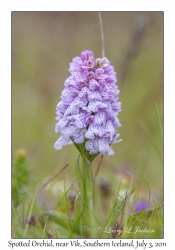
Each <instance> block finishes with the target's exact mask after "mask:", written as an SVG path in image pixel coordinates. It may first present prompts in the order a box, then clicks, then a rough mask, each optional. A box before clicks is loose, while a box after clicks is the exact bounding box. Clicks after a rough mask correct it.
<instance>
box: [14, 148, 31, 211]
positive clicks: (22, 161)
mask: <svg viewBox="0 0 175 250" xmlns="http://www.w3.org/2000/svg"><path fill="white" fill-rule="evenodd" d="M29 170H30V169H29V163H28V162H27V161H26V151H25V150H24V149H21V150H18V152H17V153H16V154H15V155H14V156H13V165H12V202H13V204H14V206H15V207H17V206H18V205H20V204H21V203H22V202H23V196H22V193H23V192H24V190H25V188H26V187H27V185H28V184H29Z"/></svg>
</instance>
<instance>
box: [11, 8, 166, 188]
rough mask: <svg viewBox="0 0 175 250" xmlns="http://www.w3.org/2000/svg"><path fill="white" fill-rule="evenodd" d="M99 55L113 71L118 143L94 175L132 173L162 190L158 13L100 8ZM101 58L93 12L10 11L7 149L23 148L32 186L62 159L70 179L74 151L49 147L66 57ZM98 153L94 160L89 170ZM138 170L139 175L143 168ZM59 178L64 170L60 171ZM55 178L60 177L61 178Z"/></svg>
mask: <svg viewBox="0 0 175 250" xmlns="http://www.w3.org/2000/svg"><path fill="white" fill-rule="evenodd" d="M101 14H102V21H103V28H104V37H105V55H106V57H107V58H108V59H109V60H110V61H111V64H112V65H113V66H114V68H115V71H116V72H117V77H118V82H117V84H118V87H119V89H120V96H119V98H120V99H119V100H120V101H121V102H122V111H121V112H120V114H119V120H120V123H121V124H122V127H121V128H119V133H120V139H122V142H120V143H117V144H115V145H114V146H113V149H114V151H115V155H114V156H111V157H108V156H107V155H105V157H104V159H103V161H102V165H101V169H100V171H99V174H98V178H99V179H100V178H104V179H108V180H109V182H111V183H114V184H115V182H116V180H117V177H119V176H122V177H121V178H123V176H125V177H126V176H130V175H131V174H132V173H133V171H134V169H136V178H137V177H139V176H140V174H141V173H142V178H143V182H144V181H145V182H146V181H149V183H150V186H151V188H159V189H162V183H163V139H162V136H161V131H160V124H159V120H158V116H157V112H156V103H157V106H158V110H159V115H160V121H161V124H162V126H163V12H102V13H101ZM86 49H88V50H92V51H93V52H94V55H95V57H96V58H98V57H101V36H100V26H99V20H98V14H97V12H12V149H13V152H16V150H18V149H25V150H26V151H27V157H28V159H29V161H30V162H31V172H30V176H31V178H32V183H31V185H32V186H33V188H34V189H35V187H36V186H37V184H38V183H39V182H41V181H43V180H44V179H48V177H50V176H53V175H54V174H56V173H57V172H59V170H60V169H61V168H62V167H64V166H65V165H66V164H67V163H68V164H69V167H68V168H67V169H66V170H65V173H66V179H67V180H68V181H70V182H73V181H74V180H75V179H76V176H75V161H76V158H77V156H78V151H77V150H76V149H75V148H74V146H73V145H69V146H66V147H64V148H63V149H61V150H60V151H56V150H54V148H53V146H54V143H55V142H56V140H57V139H58V137H59V134H56V133H55V131H54V129H55V124H56V122H57V121H56V120H55V116H56V115H55V107H56V104H57V103H58V102H59V101H60V94H61V91H62V90H63V87H64V86H63V84H64V81H65V80H66V78H67V77H69V75H70V73H69V72H68V67H69V63H70V62H71V61H72V58H74V57H75V56H79V55H80V53H81V52H82V51H84V50H86ZM99 160H100V156H98V157H97V159H96V160H95V161H94V163H93V171H94V172H95V170H96V168H97V165H98V162H99ZM143 173H144V174H143ZM62 177H64V176H62ZM62 177H60V178H62Z"/></svg>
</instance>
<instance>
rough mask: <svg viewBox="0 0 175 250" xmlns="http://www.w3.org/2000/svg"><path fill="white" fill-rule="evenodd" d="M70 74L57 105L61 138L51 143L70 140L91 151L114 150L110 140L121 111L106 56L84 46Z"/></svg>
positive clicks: (111, 152) (111, 151)
mask: <svg viewBox="0 0 175 250" xmlns="http://www.w3.org/2000/svg"><path fill="white" fill-rule="evenodd" d="M69 72H70V73H71V76H70V77H69V78H67V79H66V81H65V83H64V85H65V88H64V90H63V91H62V94H61V101H60V102H59V103H58V104H57V106H56V114H57V117H56V119H57V120H58V123H57V124H56V126H55V131H56V132H58V131H60V134H61V136H60V138H59V139H58V140H57V142H56V143H55V145H54V148H55V149H57V150H59V149H61V148H62V146H64V145H67V144H69V143H71V142H72V141H73V142H74V143H75V144H83V143H84V145H85V148H86V150H88V151H89V153H90V154H92V155H93V154H97V153H101V154H102V155H103V154H105V153H108V155H112V154H114V152H113V150H112V147H111V144H113V143H116V142H117V141H116V139H117V137H118V136H119V134H118V133H117V131H116V128H118V127H120V126H121V124H120V123H119V120H118V118H117V114H118V112H120V111H121V103H120V102H118V101H117V100H118V94H119V92H120V91H119V90H118V87H117V85H116V84H115V83H116V82H117V78H116V73H115V72H114V67H113V66H111V65H110V61H109V60H108V59H107V58H106V57H103V58H98V59H95V58H94V54H93V52H92V51H89V50H85V51H84V52H82V53H81V56H79V57H75V58H74V59H73V60H72V63H70V68H69Z"/></svg>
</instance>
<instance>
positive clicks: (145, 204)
mask: <svg viewBox="0 0 175 250" xmlns="http://www.w3.org/2000/svg"><path fill="white" fill-rule="evenodd" d="M148 207H149V205H148V202H146V201H143V200H138V201H137V203H136V206H135V212H136V213H138V212H140V211H142V210H146V209H147V208H148Z"/></svg>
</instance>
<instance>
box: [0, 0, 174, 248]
mask: <svg viewBox="0 0 175 250" xmlns="http://www.w3.org/2000/svg"><path fill="white" fill-rule="evenodd" d="M0 9H1V13H0V31H1V38H0V50H1V54H0V59H1V64H0V65H1V66H0V68H1V74H0V84H1V90H0V95H1V96H0V108H1V129H0V133H1V134H0V138H1V143H0V147H1V148H0V167H1V174H0V176H1V177H0V178H1V179H0V192H1V203H0V214H1V224H0V237H1V247H2V249H7V248H8V244H7V242H8V240H10V237H11V231H10V228H11V218H10V214H11V195H10V193H11V177H10V168H11V157H10V153H11V11H49V10H50V11H51V10H52V11H53V10H54V11H56V10H57V11H99V10H100V11H164V30H165V31H164V37H165V39H164V41H165V50H164V55H165V57H164V75H165V83H164V97H165V104H164V126H165V137H164V153H165V155H164V160H165V162H164V163H165V165H164V169H165V175H164V177H165V178H164V184H165V203H164V205H165V234H164V236H165V239H164V240H163V241H166V242H167V245H168V247H167V249H172V246H173V245H174V243H173V241H174V221H173V220H174V192H173V190H175V188H174V185H173V184H174V177H175V159H174V158H175V146H174V134H175V133H174V128H175V111H174V107H175V105H174V99H175V93H174V90H175V80H174V72H175V69H174V68H175V67H174V65H175V63H174V62H175V56H174V51H175V28H174V26H175V14H174V13H175V11H174V4H173V1H164V0H159V1H158V0H157V1H156V0H154V1H152V0H147V1H134V0H132V1H129V0H128V1H114V0H112V1H110V0H108V1H102V0H100V1H96V2H95V1H92V0H88V1H75V0H73V1H72V0H70V1H67V0H64V1H53V0H49V1H44V0H41V1H15V0H11V1H7V0H6V1H3V2H1V8H0ZM152 241H154V240H152ZM159 241H161V240H159ZM103 242H104V240H103ZM152 249H153V248H152Z"/></svg>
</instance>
